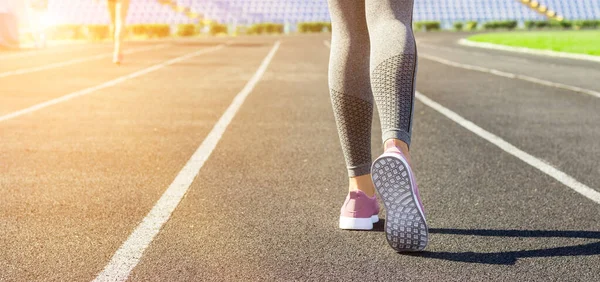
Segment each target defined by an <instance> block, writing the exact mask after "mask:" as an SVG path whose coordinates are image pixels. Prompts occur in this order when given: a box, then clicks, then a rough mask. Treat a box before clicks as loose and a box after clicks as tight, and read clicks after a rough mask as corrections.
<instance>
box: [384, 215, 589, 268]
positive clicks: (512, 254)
mask: <svg viewBox="0 0 600 282" xmlns="http://www.w3.org/2000/svg"><path fill="white" fill-rule="evenodd" d="M383 226H384V224H383V223H382V224H381V228H383ZM429 232H430V233H434V234H452V235H472V236H484V237H487V236H493V237H522V238H548V237H562V238H588V239H600V231H560V230H557V231H547V230H493V229H445V228H431V229H429ZM407 255H411V256H419V257H425V258H435V259H443V260H450V261H460V262H469V263H482V264H504V265H513V264H515V263H516V261H517V260H518V259H519V258H531V257H562V256H592V255H600V241H599V242H593V243H588V244H581V245H575V246H566V247H556V248H547V249H537V250H524V251H509V252H493V253H477V252H460V253H454V252H428V251H425V252H420V253H409V254H407Z"/></svg>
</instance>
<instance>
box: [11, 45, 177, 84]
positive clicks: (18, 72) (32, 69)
mask: <svg viewBox="0 0 600 282" xmlns="http://www.w3.org/2000/svg"><path fill="white" fill-rule="evenodd" d="M167 46H168V45H167V44H160V45H156V46H151V47H143V48H137V49H131V50H127V51H124V52H123V53H124V54H125V55H128V54H134V53H138V52H144V51H150V50H158V49H163V48H165V47H167ZM112 56H113V54H112V52H111V53H104V54H99V55H94V56H89V57H85V58H79V59H73V60H69V61H65V62H58V63H53V64H48V65H43V66H39V67H30V68H23V69H17V70H12V71H6V72H0V78H3V77H8V76H13V75H21V74H27V73H32V72H38V71H45V70H50V69H55V68H60V67H65V66H69V65H73V64H78V63H83V62H88V61H93V60H99V59H104V58H112Z"/></svg>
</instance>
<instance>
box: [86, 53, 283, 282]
mask: <svg viewBox="0 0 600 282" xmlns="http://www.w3.org/2000/svg"><path fill="white" fill-rule="evenodd" d="M279 45H280V42H279V41H277V42H276V43H275V45H274V46H273V48H271V51H270V52H269V54H268V55H267V56H266V57H265V58H264V59H263V61H262V63H261V65H260V67H259V68H258V69H257V70H256V73H254V76H252V78H251V79H250V80H249V81H248V83H246V86H244V88H243V89H242V90H241V91H240V92H239V93H238V94H237V95H236V96H235V98H234V99H233V101H232V102H231V105H229V107H228V108H227V110H225V112H224V113H223V115H222V116H221V118H220V119H219V121H218V122H217V123H216V124H215V126H214V127H213V129H212V130H211V131H210V133H209V134H208V136H207V137H206V139H204V141H203V142H202V144H200V147H198V149H197V150H196V152H194V154H193V155H192V157H191V158H190V159H189V160H188V162H187V163H186V164H185V166H184V167H183V169H182V170H181V171H180V172H179V174H178V175H177V176H176V177H175V179H174V180H173V182H172V183H171V185H169V188H167V190H166V191H165V192H164V194H163V195H162V196H161V197H160V199H159V200H158V201H157V202H156V204H155V205H154V207H153V208H152V210H150V212H149V213H148V215H146V217H144V219H143V220H142V222H141V223H140V224H139V225H138V226H137V227H136V228H135V230H134V231H133V232H132V233H131V235H129V238H127V240H126V241H125V242H124V243H123V245H121V247H120V248H119V249H118V250H117V251H116V252H115V254H114V255H113V257H112V259H111V260H110V262H109V263H108V264H107V265H106V267H105V268H104V270H103V271H102V272H101V273H100V274H98V276H97V277H96V279H94V281H97V282H100V281H125V280H127V277H128V276H129V274H130V273H131V271H132V270H133V268H134V267H135V266H136V265H137V264H138V262H139V261H140V258H141V257H142V255H143V253H144V251H145V250H146V248H147V247H148V245H149V244H150V243H151V242H152V240H154V237H155V236H156V234H158V232H159V231H160V229H161V228H162V226H163V225H164V224H165V223H166V222H167V221H168V220H169V218H170V217H171V213H173V211H174V210H175V208H176V207H177V205H179V202H180V201H181V199H182V198H183V196H184V195H185V194H186V193H187V191H188V189H189V188H190V185H191V184H192V182H193V181H194V178H196V175H198V173H199V171H200V169H201V168H202V166H203V165H204V162H206V160H207V159H208V157H210V155H211V153H212V151H213V150H214V149H215V147H216V146H217V143H218V142H219V140H220V139H221V136H223V133H224V132H225V130H226V129H227V126H228V125H229V124H230V123H231V121H232V120H233V118H234V117H235V115H236V113H237V111H238V110H239V109H240V107H241V106H242V104H243V103H244V100H246V97H248V95H249V94H250V92H252V90H253V89H254V87H255V86H256V84H257V83H258V82H259V81H260V79H261V77H262V76H263V74H264V73H265V71H266V70H267V67H268V66H269V64H270V63H271V60H272V59H273V56H275V53H276V52H277V50H278V49H279Z"/></svg>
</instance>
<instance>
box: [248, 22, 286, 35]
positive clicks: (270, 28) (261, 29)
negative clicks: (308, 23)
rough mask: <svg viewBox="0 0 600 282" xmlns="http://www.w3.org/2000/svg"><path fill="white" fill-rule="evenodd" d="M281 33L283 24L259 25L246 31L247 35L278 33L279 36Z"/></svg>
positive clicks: (252, 26)
mask: <svg viewBox="0 0 600 282" xmlns="http://www.w3.org/2000/svg"><path fill="white" fill-rule="evenodd" d="M283 31H284V26H283V24H277V23H260V24H254V25H251V26H250V27H249V28H248V29H247V30H246V33H247V34H265V33H269V34H276V33H279V34H280V33H283Z"/></svg>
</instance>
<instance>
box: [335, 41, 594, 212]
mask: <svg viewBox="0 0 600 282" xmlns="http://www.w3.org/2000/svg"><path fill="white" fill-rule="evenodd" d="M327 43H328V42H327V41H325V46H327V45H328V44H327ZM475 68H479V67H475ZM415 97H416V98H417V100H419V101H421V102H422V103H423V104H425V105H427V106H429V107H430V108H432V109H434V110H436V111H437V112H439V113H440V114H442V115H444V116H445V117H447V118H449V119H450V120H452V121H454V122H456V123H458V124H459V125H460V126H462V127H464V128H466V129H467V130H469V131H471V132H473V133H475V135H477V136H479V137H481V138H483V139H485V140H487V141H488V142H490V143H492V144H494V145H496V146H497V147H499V148H500V149H502V150H503V151H505V152H507V153H509V154H511V155H513V156H515V157H517V158H518V159H520V160H522V161H523V162H525V163H527V164H529V165H530V166H532V167H534V168H536V169H538V170H539V171H541V172H543V173H545V174H546V175H548V176H550V177H552V178H554V179H556V180H557V181H558V182H560V183H562V184H563V185H565V186H567V187H569V188H571V189H572V190H574V191H575V192H577V193H579V194H581V195H583V196H584V197H586V198H588V199H590V200H592V201H594V202H596V203H598V204H600V192H598V191H596V190H594V189H592V188H590V187H588V186H587V185H585V184H583V183H581V182H579V181H577V180H576V179H575V178H573V177H571V176H569V175H568V174H566V173H564V172H562V171H560V170H558V169H557V168H555V167H553V166H551V165H549V164H547V163H545V162H544V161H542V160H540V159H538V158H536V157H534V156H532V155H530V154H529V153H527V152H525V151H523V150H521V149H519V148H517V147H515V146H514V145H512V144H510V143H508V142H506V141H504V139H502V138H500V137H498V136H496V135H494V134H493V133H491V132H489V131H487V130H485V129H483V128H481V127H479V126H478V125H476V124H474V123H473V122H471V121H469V120H467V119H465V118H463V117H462V116H460V115H458V114H457V113H455V112H453V111H451V110H450V109H448V108H446V107H444V106H442V105H440V104H438V103H437V102H435V101H433V100H431V99H430V98H428V97H427V96H425V95H423V94H421V93H419V92H418V91H417V92H416V94H415Z"/></svg>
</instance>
